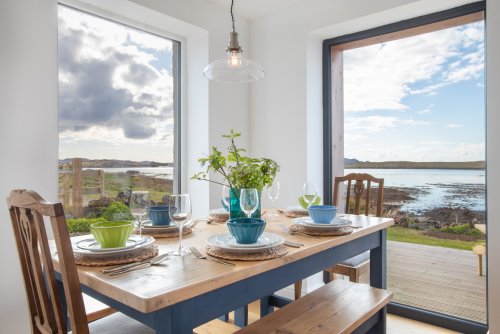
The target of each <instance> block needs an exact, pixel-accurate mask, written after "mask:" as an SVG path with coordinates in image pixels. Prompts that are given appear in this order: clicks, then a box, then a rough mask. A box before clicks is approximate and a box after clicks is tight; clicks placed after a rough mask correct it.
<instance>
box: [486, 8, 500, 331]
mask: <svg viewBox="0 0 500 334" xmlns="http://www.w3.org/2000/svg"><path fill="white" fill-rule="evenodd" d="M499 32H500V3H499V2H498V1H497V0H487V2H486V73H487V74H486V108H487V129H486V131H487V140H488V141H487V161H486V163H487V168H488V170H487V174H486V179H487V182H488V186H487V188H486V189H487V199H488V218H489V219H488V222H489V224H488V257H487V260H488V316H489V324H490V334H498V333H500V318H499V315H500V223H499V220H498V217H500V205H498V203H500V173H499V171H500V151H499V149H498V146H497V145H498V144H499V143H500V129H499V127H500V113H499V112H498V111H499V110H500V40H499V38H498V33H499Z"/></svg>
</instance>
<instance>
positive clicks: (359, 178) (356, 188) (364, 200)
mask: <svg viewBox="0 0 500 334" xmlns="http://www.w3.org/2000/svg"><path fill="white" fill-rule="evenodd" d="M344 182H347V187H346V198H345V213H352V214H356V215H359V214H360V213H361V212H364V214H365V216H368V215H370V214H372V212H371V209H372V207H371V195H372V194H371V190H372V183H376V184H378V191H377V197H376V206H375V212H373V213H374V214H375V216H376V217H381V216H382V205H383V197H384V179H382V178H376V177H373V176H372V175H370V174H361V173H351V174H348V175H345V176H338V177H336V178H335V182H334V186H333V205H335V206H337V207H338V206H339V205H340V200H341V198H342V196H341V195H342V194H339V190H342V191H343V189H344V187H341V186H340V185H343V184H344ZM365 184H366V185H365ZM365 190H366V191H365ZM351 195H352V196H351ZM369 260H370V252H369V251H368V252H364V253H362V254H359V255H357V256H354V257H352V258H350V259H348V260H346V261H344V262H342V263H339V264H337V265H336V266H335V267H332V268H328V269H327V270H325V271H324V273H325V275H324V276H325V281H326V282H330V281H332V279H333V278H334V277H333V276H334V275H335V274H340V275H346V276H349V280H350V281H351V282H359V277H360V275H362V274H363V273H364V272H366V271H367V270H368V268H369V265H370V261H369ZM294 288H295V299H298V298H300V296H301V294H302V281H299V282H296V283H295V286H294Z"/></svg>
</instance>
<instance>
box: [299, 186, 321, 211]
mask: <svg viewBox="0 0 500 334" xmlns="http://www.w3.org/2000/svg"><path fill="white" fill-rule="evenodd" d="M302 190H303V194H302V198H303V199H304V202H306V203H307V207H310V206H311V204H313V203H314V201H315V200H316V199H317V198H318V189H317V188H316V183H314V182H305V183H304V187H303V188H302Z"/></svg>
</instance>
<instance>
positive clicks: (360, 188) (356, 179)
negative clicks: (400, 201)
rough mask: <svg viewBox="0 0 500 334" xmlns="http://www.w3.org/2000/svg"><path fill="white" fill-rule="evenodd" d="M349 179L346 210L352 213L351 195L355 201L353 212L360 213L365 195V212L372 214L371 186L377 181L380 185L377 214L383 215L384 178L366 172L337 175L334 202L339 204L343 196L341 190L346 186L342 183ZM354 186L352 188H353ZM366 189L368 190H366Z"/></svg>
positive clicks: (366, 214) (378, 215)
mask: <svg viewBox="0 0 500 334" xmlns="http://www.w3.org/2000/svg"><path fill="white" fill-rule="evenodd" d="M346 181H347V188H346V197H345V200H346V201H345V212H346V213H350V211H349V206H350V205H351V204H352V202H351V195H352V199H353V201H354V203H353V204H354V208H353V210H352V213H354V214H356V215H359V214H360V212H361V209H362V206H361V203H362V199H363V197H364V201H363V202H364V203H365V205H364V213H365V216H368V215H369V214H370V206H371V201H370V200H371V197H370V195H371V188H372V183H376V184H377V185H378V191H377V203H376V214H375V215H376V216H377V217H381V216H382V205H383V197H384V179H382V178H376V177H373V176H372V175H370V174H365V173H351V174H347V175H345V176H337V177H336V178H335V182H334V187H333V203H334V205H335V206H338V205H339V203H340V202H339V200H340V199H341V198H342V197H341V195H340V194H339V190H341V189H342V190H343V189H344V188H343V187H341V186H340V185H343V184H344V182H346ZM365 183H366V185H365ZM351 188H352V189H351ZM365 190H366V191H365ZM363 195H364V196H363Z"/></svg>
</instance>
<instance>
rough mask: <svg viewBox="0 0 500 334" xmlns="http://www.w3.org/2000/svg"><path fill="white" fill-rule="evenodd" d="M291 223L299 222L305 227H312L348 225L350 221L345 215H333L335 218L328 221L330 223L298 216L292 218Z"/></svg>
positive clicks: (326, 227)
mask: <svg viewBox="0 0 500 334" xmlns="http://www.w3.org/2000/svg"><path fill="white" fill-rule="evenodd" d="M292 223H293V224H299V225H304V226H307V227H314V228H325V229H328V228H339V227H343V226H349V225H350V224H351V223H352V221H350V220H347V219H346V218H345V217H342V216H340V217H335V219H334V220H333V221H332V222H331V223H330V224H316V223H315V222H313V220H312V219H311V217H309V216H308V217H300V218H294V219H292Z"/></svg>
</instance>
